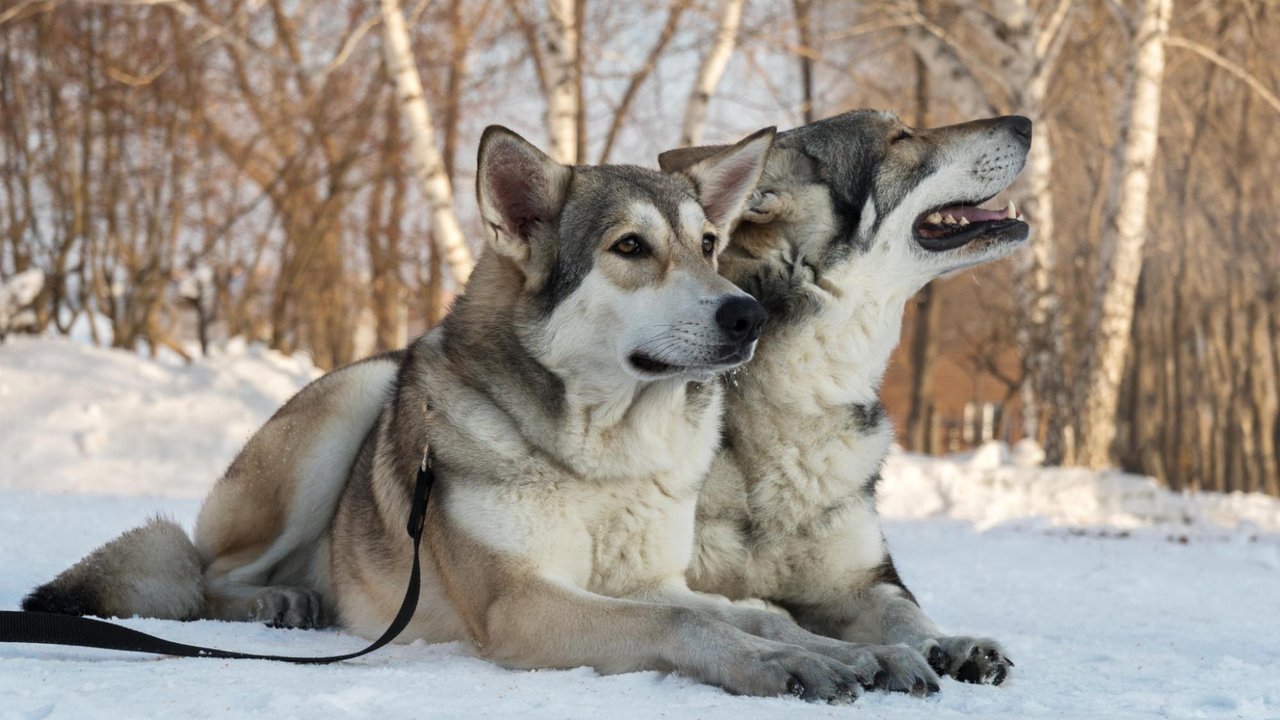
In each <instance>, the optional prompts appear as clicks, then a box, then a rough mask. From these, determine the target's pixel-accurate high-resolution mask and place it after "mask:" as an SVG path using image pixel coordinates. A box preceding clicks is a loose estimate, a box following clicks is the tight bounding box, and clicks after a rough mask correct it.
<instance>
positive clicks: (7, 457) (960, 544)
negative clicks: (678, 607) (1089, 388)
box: [0, 338, 1280, 720]
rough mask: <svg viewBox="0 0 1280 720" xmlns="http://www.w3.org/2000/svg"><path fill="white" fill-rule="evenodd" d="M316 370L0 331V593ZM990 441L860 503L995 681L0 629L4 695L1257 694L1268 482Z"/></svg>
mask: <svg viewBox="0 0 1280 720" xmlns="http://www.w3.org/2000/svg"><path fill="white" fill-rule="evenodd" d="M313 376H314V370H313V369H312V368H311V367H310V365H309V364H308V363H307V362H306V360H305V359H298V358H284V357H281V356H279V355H277V354H275V353H271V352H269V351H266V350H263V349H261V348H257V347H251V346H250V347H246V346H244V345H241V344H232V345H230V346H229V347H227V348H224V349H222V350H220V351H219V352H218V353H217V354H215V356H214V357H212V358H210V359H208V360H206V361H201V362H199V363H197V364H195V365H193V366H191V367H186V366H182V365H178V364H175V363H172V362H169V361H162V362H155V361H151V360H148V359H145V358H142V357H139V356H137V355H134V354H130V353H125V352H120V351H110V350H103V349H97V348H92V347H86V346H83V345H79V344H75V343H70V342H66V341H63V340H56V339H31V338H17V339H13V338H11V339H10V341H9V342H7V343H5V344H3V345H0V608H3V609H12V608H15V607H16V606H17V603H18V601H19V600H20V598H21V597H22V595H23V594H24V593H25V592H26V591H27V590H29V589H30V588H31V587H33V586H34V585H36V584H38V583H40V582H43V581H45V580H47V579H49V578H50V577H52V576H53V575H54V574H56V573H57V572H58V571H60V570H62V569H64V568H65V567H67V566H68V565H70V564H71V562H73V561H74V560H76V559H78V558H79V557H81V556H82V555H84V554H85V553H86V552H87V551H89V550H90V549H92V548H93V547H95V546H96V545H98V544H100V543H102V542H103V541H105V540H107V539H109V538H111V537H112V536H114V535H116V534H117V533H119V532H120V531H122V530H124V529H125V528H128V527H131V526H134V525H137V524H139V523H141V522H142V521H144V520H145V519H146V518H147V517H149V516H151V515H154V514H156V513H165V514H169V515H171V516H173V517H175V518H177V519H178V520H179V521H180V522H183V523H185V524H187V525H188V527H189V526H190V524H191V523H192V522H193V521H194V518H195V513H196V510H197V508H198V506H199V497H200V496H201V495H202V494H203V492H204V491H205V490H206V489H207V488H208V486H209V485H210V484H211V483H212V481H213V480H214V479H215V478H216V476H217V474H218V473H219V472H220V471H221V469H222V467H223V466H225V465H226V463H227V462H229V461H230V459H231V457H232V456H233V454H234V453H235V451H236V449H237V447H238V446H239V444H240V443H241V442H243V440H244V439H245V438H246V437H247V436H248V435H249V433H251V432H252V431H253V429H254V428H255V427H256V426H257V425H258V424H259V423H260V422H261V421H262V420H264V419H265V418H266V417H267V416H268V415H269V414H270V413H271V412H272V411H273V410H274V409H275V407H277V406H278V404H279V403H280V402H282V401H283V400H284V399H285V398H287V397H288V396H289V395H290V394H291V393H292V392H293V391H295V390H296V389H297V388H298V387H300V386H301V385H302V384H303V383H305V382H306V381H307V380H309V379H310V378H311V377H313ZM1034 455H1035V453H1034V451H1033V449H1031V448H1027V447H1015V448H1013V449H1009V448H1006V447H1004V446H1000V445H990V446H986V447H983V448H980V449H979V450H977V451H976V452H974V453H972V454H970V455H968V456H956V457H951V458H944V459H929V458H920V457H914V456H910V455H906V454H902V453H896V454H895V455H894V456H893V457H892V458H891V459H890V462H889V465H888V467H887V468H886V472H885V479H884V482H883V484H882V493H883V494H882V497H881V507H882V509H883V511H884V512H885V514H886V516H887V517H889V518H890V520H889V521H888V522H887V523H886V533H887V535H888V538H889V542H890V544H891V545H892V547H893V548H894V555H895V559H896V561H897V565H898V569H899V571H900V572H901V573H902V574H903V576H904V579H905V580H906V582H907V584H908V585H909V586H910V587H911V588H912V589H913V590H914V591H915V593H916V595H917V596H918V598H919V599H920V601H921V603H922V604H923V605H924V607H925V608H926V609H927V610H928V611H929V612H930V613H931V614H932V615H933V617H934V619H935V620H937V621H938V622H939V623H940V624H941V625H942V626H943V627H946V628H948V629H950V630H951V631H953V632H957V633H969V634H984V635H991V636H994V637H997V638H999V639H1000V640H1002V641H1003V642H1004V643H1005V645H1006V646H1007V647H1008V649H1009V651H1010V653H1011V655H1012V657H1013V658H1014V660H1015V661H1016V662H1017V663H1018V665H1017V668H1016V670H1015V672H1014V675H1013V676H1012V678H1011V679H1010V681H1009V682H1007V683H1006V684H1005V685H1004V686H1002V687H1000V688H992V687H980V686H971V685H964V684H961V683H956V682H952V681H944V683H943V690H942V692H941V693H940V694H938V695H936V696H934V697H931V698H928V699H919V698H912V697H908V696H903V695H888V694H882V693H872V694H867V695H864V696H863V697H862V698H860V699H859V700H858V701H857V703H855V704H854V705H853V706H852V707H828V706H817V705H807V704H805V703H802V702H799V701H795V700H790V699H769V700H761V699H752V698H737V697H731V696H729V695H727V694H725V693H723V692H721V691H719V690H717V689H715V688H710V687H706V686H701V685H698V684H696V683H693V682H690V681H688V680H686V679H684V678H680V677H676V676H665V675H662V674H659V673H635V674H629V675H621V676H612V677H601V676H599V675H597V674H596V673H595V672H593V671H590V670H587V669H576V670H565V671H539V672H514V671H509V670H505V669H502V668H499V667H497V666H494V665H492V664H490V663H488V662H486V661H484V660H482V659H480V658H477V657H475V655H474V654H473V653H472V652H470V651H469V650H468V649H467V648H465V647H464V646H462V645H458V644H449V645H435V646H431V645H424V644H420V643H419V644H411V645H403V646H395V647H392V648H389V649H383V650H380V651H378V652H377V653H374V654H373V655H369V656H367V657H364V658H361V659H359V660H355V661H351V662H348V663H343V664H339V665H333V666H321V667H309V666H292V665H285V664H276V663H267V662H260V661H224V660H210V659H175V658H155V657H153V656H147V655H137V654H130V653H113V652H107V651H95V650H82V649H75V648H58V647H47V646H35V645H9V646H0V720H9V719H10V718H23V719H27V718H45V717H50V718H76V719H77V720H78V719H80V718H120V717H151V716H159V715H161V714H162V713H163V714H165V715H175V714H176V715H177V716H181V717H189V718H201V717H219V718H222V717H230V718H258V717H263V718H266V717H271V718H290V717H304V716H307V717H324V718H328V717H335V718H345V717H356V718H361V717H385V718H399V717H420V716H428V717H467V718H487V717H510V716H516V715H518V716H520V717H523V718H533V719H535V720H536V719H538V718H596V717H603V716H615V717H699V718H733V719H734V720H746V719H749V718H793V717H794V718H800V717H804V718H830V717H848V718H855V717H856V718H918V717H923V716H928V717H931V718H960V717H966V718H969V717H980V718H1042V717H1066V718H1077V717H1081V718H1083V717H1090V718H1094V717H1097V718H1138V717H1168V718H1200V717H1204V718H1216V717H1232V718H1234V717H1243V718H1275V717H1280V682H1277V680H1276V678H1277V677H1280V659H1278V655H1280V654H1278V653H1277V652H1276V651H1277V645H1276V640H1275V623H1276V618H1277V617H1280V534H1278V533H1280V510H1278V508H1280V504H1278V503H1277V502H1276V501H1275V500H1274V499H1271V498H1264V497H1258V496H1239V495H1238V496H1212V495H1200V496H1184V495H1178V494H1174V493H1169V492H1167V491H1164V490H1162V489H1160V488H1159V487H1157V486H1155V485H1154V484H1153V483H1152V482H1151V481H1150V480H1147V479H1143V478H1137V477H1133V476H1126V475H1122V474H1119V473H1104V474H1095V473H1087V472H1083V471H1075V470H1056V469H1043V468H1038V467H1035V466H1034V464H1033V463H1032V462H1031V461H1032V460H1034ZM122 622H124V623H126V624H128V625H130V626H132V627H135V628H138V629H142V630H145V631H148V632H152V633H155V634H159V635H161V636H163V637H167V638H172V639H174V640H178V641H182V642H190V643H199V644H210V645H214V646H218V647H224V648H228V649H237V650H246V651H250V652H284V653H290V654H307V653H311V654H317V655H319V654H333V653H339V652H345V651H349V650H353V649H356V648H359V647H362V646H363V644H364V641H363V640H361V639H360V638H357V637H354V636H352V635H350V634H347V633H343V632H340V631H292V630H272V629H269V628H266V627H263V626H258V625H253V624H245V623H218V622H207V621H201V622H193V623H177V622H166V621H159V620H137V619H134V620H124V621H122Z"/></svg>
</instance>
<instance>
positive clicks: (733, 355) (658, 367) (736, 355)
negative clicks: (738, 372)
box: [627, 341, 755, 377]
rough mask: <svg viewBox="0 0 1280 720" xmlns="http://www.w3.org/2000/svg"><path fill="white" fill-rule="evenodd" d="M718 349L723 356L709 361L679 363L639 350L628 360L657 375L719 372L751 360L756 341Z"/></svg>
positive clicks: (644, 372) (634, 366)
mask: <svg viewBox="0 0 1280 720" xmlns="http://www.w3.org/2000/svg"><path fill="white" fill-rule="evenodd" d="M718 349H719V350H721V351H722V352H723V354H722V355H721V357H719V358H717V359H716V360H711V361H708V362H700V363H690V364H685V365H677V364H675V363H669V362H666V361H664V360H659V359H657V358H655V357H653V356H652V355H647V354H645V353H643V352H639V351H637V352H633V353H631V354H630V355H628V356H627V362H629V363H631V367H632V368H634V369H635V370H637V371H638V372H640V373H642V374H644V375H651V376H655V377H661V376H667V375H679V374H680V373H686V372H718V371H721V370H728V369H730V368H732V367H734V366H736V365H741V364H742V363H744V362H746V361H748V360H750V359H751V353H752V351H753V350H754V349H755V342H754V341H752V342H749V343H746V344H744V345H726V346H724V347H722V348H718Z"/></svg>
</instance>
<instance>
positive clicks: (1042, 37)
mask: <svg viewBox="0 0 1280 720" xmlns="http://www.w3.org/2000/svg"><path fill="white" fill-rule="evenodd" d="M1073 3H1074V0H1057V2H1055V3H1053V5H1052V6H1049V5H1048V4H1047V3H1046V7H1045V8H1044V10H1043V11H1042V12H1043V14H1042V15H1040V16H1039V17H1037V13H1036V10H1035V9H1034V8H1033V7H1032V6H1031V3H1030V0H1005V1H1004V2H1001V3H999V4H998V5H997V10H998V11H999V13H1000V15H1001V17H1003V18H1004V19H1005V22H1006V23H1008V26H1009V28H1010V30H1011V31H1012V32H1010V33H1009V34H1008V36H1009V37H1011V38H1012V40H1011V41H1010V45H1011V46H1012V49H1013V50H1014V54H1013V55H1012V56H1011V60H1012V65H1013V67H1012V68H1011V70H1012V71H1013V72H1011V73H1010V76H1011V78H1012V79H1013V80H1014V86H1013V87H1014V90H1013V98H1012V99H1013V106H1014V112H1017V113H1021V114H1022V115H1025V116H1027V117H1029V118H1031V119H1032V121H1034V122H1035V123H1036V126H1037V127H1036V135H1035V139H1034V140H1033V141H1032V143H1031V151H1030V152H1029V153H1028V156H1027V166H1026V169H1025V170H1023V178H1024V184H1023V187H1024V193H1023V196H1022V198H1020V199H1021V201H1022V206H1023V212H1024V213H1025V214H1026V216H1027V218H1028V219H1029V220H1030V221H1031V224H1032V228H1033V232H1032V235H1031V239H1030V241H1029V242H1028V247H1027V249H1026V250H1024V251H1022V252H1021V253H1019V255H1018V259H1017V265H1016V285H1017V293H1018V298H1019V305H1020V306H1021V307H1022V308H1023V309H1024V314H1023V316H1022V318H1021V321H1020V323H1019V328H1018V344H1019V345H1020V350H1021V352H1022V357H1023V359H1024V363H1025V367H1026V370H1027V379H1026V382H1025V383H1024V385H1023V392H1022V398H1023V430H1024V432H1025V433H1026V435H1027V437H1031V438H1037V437H1040V435H1041V428H1040V421H1041V418H1042V417H1043V418H1044V419H1045V421H1046V422H1045V425H1046V427H1045V428H1044V432H1043V442H1044V450H1045V461H1046V462H1047V463H1048V464H1051V465H1052V464H1058V463H1062V462H1069V461H1071V460H1072V459H1073V455H1074V442H1073V440H1074V438H1073V435H1072V428H1071V425H1070V423H1068V422H1067V418H1068V417H1069V415H1070V413H1071V396H1070V392H1069V390H1068V385H1067V379H1066V373H1065V368H1064V360H1065V357H1064V356H1065V354H1066V350H1065V348H1064V346H1063V341H1062V338H1063V335H1064V332H1063V329H1062V318H1061V314H1060V312H1059V298H1058V294H1057V292H1056V291H1055V290H1054V282H1053V280H1054V272H1055V271H1054V266H1055V264H1056V262H1055V249H1054V239H1055V235H1054V216H1053V190H1052V176H1053V146H1052V136H1051V134H1050V128H1049V127H1048V126H1047V124H1046V123H1045V115H1044V108H1045V101H1046V98H1047V95H1048V90H1049V77H1050V75H1051V74H1052V72H1053V68H1054V66H1055V64H1056V60H1057V57H1058V51H1059V49H1060V48H1061V42H1062V38H1063V37H1064V36H1065V30H1066V22H1067V18H1068V16H1069V14H1070V12H1071V9H1072V5H1073Z"/></svg>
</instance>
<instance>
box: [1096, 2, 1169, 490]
mask: <svg viewBox="0 0 1280 720" xmlns="http://www.w3.org/2000/svg"><path fill="white" fill-rule="evenodd" d="M1172 4H1173V0H1145V1H1144V2H1143V4H1142V9H1141V16H1140V21H1139V23H1138V27H1137V31H1136V34H1135V35H1134V38H1133V64H1132V71H1131V75H1130V78H1129V82H1128V87H1127V88H1126V97H1125V101H1126V102H1125V111H1126V112H1125V116H1126V132H1125V136H1124V142H1123V145H1122V156H1121V170H1120V186H1119V189H1120V195H1119V198H1118V202H1117V203H1116V204H1115V213H1114V215H1113V217H1112V220H1111V222H1110V223H1108V233H1107V235H1108V236H1107V237H1106V238H1105V239H1104V246H1103V250H1102V252H1103V255H1102V259H1101V264H1100V267H1099V276H1098V294H1097V298H1096V300H1095V303H1096V304H1095V306H1094V312H1093V315H1092V317H1091V322H1090V331H1091V332H1090V334H1089V335H1090V337H1091V338H1092V339H1093V342H1094V347H1093V349H1092V351H1091V352H1090V353H1089V356H1088V358H1087V361H1086V365H1085V367H1086V369H1087V372H1086V374H1085V375H1084V384H1083V401H1082V402H1081V415H1080V425H1081V432H1080V435H1081V437H1080V448H1079V456H1078V458H1077V459H1078V461H1079V462H1080V463H1081V464H1083V465H1085V466H1087V467H1091V468H1102V467H1107V466H1108V465H1110V464H1111V443H1112V441H1113V440H1114V438H1115V434H1116V406H1117V402H1118V393H1119V386H1120V380H1121V375H1122V374H1123V372H1124V365H1125V356H1126V354H1127V352H1128V343H1129V335H1130V327H1131V325H1132V323H1133V305H1134V297H1135V292H1136V288H1137V282H1138V278H1139V276H1140V274H1141V270H1142V251H1143V245H1144V244H1145V240H1146V230H1147V202H1148V199H1149V194H1150V187H1151V171H1152V167H1153V165H1154V163H1155V159H1156V150H1157V147H1158V139H1159V130H1160V90H1161V83H1162V81H1163V79H1164V38H1165V35H1167V34H1168V28H1169V16H1170V14H1171V10H1172Z"/></svg>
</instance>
